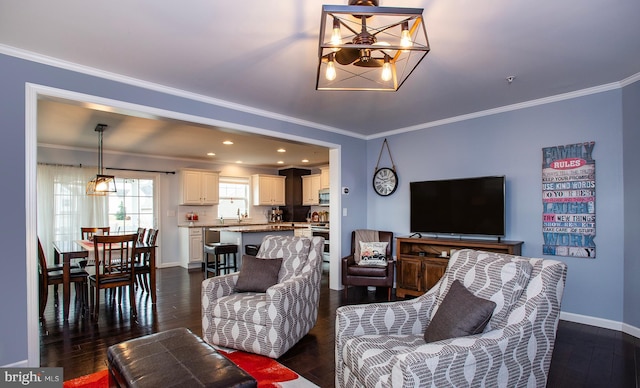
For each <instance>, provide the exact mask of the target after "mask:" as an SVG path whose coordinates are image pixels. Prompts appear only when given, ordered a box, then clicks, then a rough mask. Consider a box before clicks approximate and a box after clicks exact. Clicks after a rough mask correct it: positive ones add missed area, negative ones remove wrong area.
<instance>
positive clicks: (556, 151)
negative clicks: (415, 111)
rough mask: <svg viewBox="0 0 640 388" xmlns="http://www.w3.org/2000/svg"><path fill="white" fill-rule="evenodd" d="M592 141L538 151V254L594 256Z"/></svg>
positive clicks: (593, 163) (594, 222)
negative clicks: (539, 172) (539, 238)
mask: <svg viewBox="0 0 640 388" xmlns="http://www.w3.org/2000/svg"><path fill="white" fill-rule="evenodd" d="M594 146H595V142H587V143H577V144H568V145H563V146H554V147H545V148H543V149H542V205H543V210H542V235H543V237H544V245H543V247H542V253H543V254H545V255H553V256H573V257H585V258H595V257H596V244H595V241H594V239H595V237H596V162H595V160H594V159H593V148H594Z"/></svg>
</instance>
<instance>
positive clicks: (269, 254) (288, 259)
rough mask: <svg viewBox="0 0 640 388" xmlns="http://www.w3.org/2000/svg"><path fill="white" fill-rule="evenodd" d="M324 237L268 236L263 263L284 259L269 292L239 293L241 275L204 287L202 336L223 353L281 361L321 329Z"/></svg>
mask: <svg viewBox="0 0 640 388" xmlns="http://www.w3.org/2000/svg"><path fill="white" fill-rule="evenodd" d="M323 250H324V239H323V238H322V237H313V238H307V237H293V236H291V237H289V236H286V237H285V236H266V237H265V238H264V239H263V241H262V244H261V245H260V250H259V252H258V254H257V257H258V258H263V259H276V258H282V265H281V267H280V272H279V273H278V283H277V284H276V285H274V286H271V287H269V288H268V289H267V290H266V292H242V293H238V292H236V291H235V286H236V282H237V280H238V272H236V273H232V274H228V275H223V276H216V277H212V278H209V279H206V280H205V281H204V282H202V336H203V338H204V340H205V341H206V342H208V343H209V344H213V345H219V346H222V347H227V348H233V349H239V350H243V351H246V352H250V353H256V354H261V355H264V356H267V357H271V358H278V357H280V356H281V355H282V354H284V353H285V352H286V351H287V350H289V349H290V348H291V347H292V346H293V345H295V344H296V343H297V342H298V341H299V340H300V339H301V338H302V337H303V336H304V335H306V334H307V333H308V332H309V330H311V328H313V326H314V325H315V324H316V320H317V318H318V302H319V298H320V280H321V275H322V253H323Z"/></svg>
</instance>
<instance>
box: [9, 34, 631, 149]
mask: <svg viewBox="0 0 640 388" xmlns="http://www.w3.org/2000/svg"><path fill="white" fill-rule="evenodd" d="M0 53H2V54H6V55H9V56H13V57H16V58H21V59H25V60H28V61H32V62H37V63H41V64H44V65H49V66H54V67H58V68H62V69H66V70H71V71H75V72H78V73H82V74H87V75H92V76H96V77H100V78H104V79H109V80H112V81H116V82H122V83H125V84H128V85H133V86H138V87H141V88H145V89H149V90H153V91H157V92H161V93H166V94H170V95H175V96H178V97H184V98H187V99H190V100H194V101H199V102H204V103H207V104H211V105H216V106H220V107H223V108H228V109H233V110H236V111H240V112H244V113H249V114H254V115H257V116H261V117H265V118H270V119H274V120H279V121H284V122H289V123H292V124H296V125H301V126H305V127H310V128H315V129H319V130H323V131H327V132H332V133H336V134H339V135H344V136H349V137H353V138H357V139H362V140H373V139H378V138H381V137H385V136H392V135H398V134H402V133H407V132H413V131H418V130H421V129H428V128H433V127H437V126H441V125H446V124H451V123H456V122H460V121H465V120H472V119H476V118H479V117H485V116H491V115H495V114H500V113H505V112H511V111H515V110H519V109H526V108H531V107H534V106H539V105H544V104H551V103H554V102H558V101H564V100H570V99H573V98H578V97H583V96H588V95H591V94H597V93H602V92H606V91H609V90H615V89H620V88H623V87H625V86H628V85H631V84H632V83H634V82H637V81H640V73H636V74H634V75H632V76H630V77H628V78H625V79H623V80H622V81H619V82H612V83H609V84H605V85H600V86H595V87H591V88H587V89H581V90H577V91H573V92H569V93H563V94H558V95H555V96H550V97H545V98H540V99H537V100H531V101H525V102H521V103H517V104H512V105H505V106H502V107H498V108H494V109H487V110H484V111H479V112H474V113H469V114H465V115H460V116H455V117H449V118H446V119H442V120H436V121H431V122H428V123H422V124H417V125H412V126H409V127H404V128H397V129H394V130H391V131H386V132H382V133H378V134H375V135H369V136H365V135H361V134H357V133H354V132H351V131H346V130H344V129H340V128H335V127H331V126H328V125H324V124H319V123H315V122H312V121H307V120H302V119H298V118H295V117H290V116H286V115H281V114H278V113H274V112H270V111H267V110H263V109H257V108H253V107H250V106H246V105H241V104H237V103H233V102H229V101H225V100H221V99H218V98H213V97H208V96H204V95H201V94H197V93H192V92H187V91H185V90H181V89H176V88H171V87H167V86H163V85H160V84H156V83H153V82H148V81H143V80H140V79H137V78H132V77H127V76H123V75H120V74H116V73H111V72H107V71H103V70H100V69H96V68H92V67H88V66H83V65H79V64H76V63H73V62H68V61H63V60H60V59H57V58H53V57H49V56H46V55H42V54H37V53H33V52H30V51H26V50H22V49H18V48H15V47H11V46H7V45H3V44H0Z"/></svg>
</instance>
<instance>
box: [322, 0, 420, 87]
mask: <svg viewBox="0 0 640 388" xmlns="http://www.w3.org/2000/svg"><path fill="white" fill-rule="evenodd" d="M348 4H349V5H324V6H322V21H321V23H320V43H319V50H318V73H317V78H316V89H317V90H380V91H396V90H398V89H399V88H400V86H402V84H403V83H404V81H406V79H407V78H408V77H409V75H411V73H412V72H413V71H414V69H415V68H416V67H417V66H418V64H419V63H420V62H421V61H422V59H423V58H424V57H425V56H426V55H427V53H428V52H429V50H430V48H429V40H428V39H427V30H426V28H425V24H424V19H423V17H422V12H423V9H422V8H398V7H379V6H378V0H349V3H348Z"/></svg>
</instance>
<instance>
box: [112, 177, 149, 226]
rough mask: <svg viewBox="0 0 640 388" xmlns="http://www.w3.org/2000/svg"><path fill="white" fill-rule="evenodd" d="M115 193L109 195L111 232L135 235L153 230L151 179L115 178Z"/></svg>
mask: <svg viewBox="0 0 640 388" xmlns="http://www.w3.org/2000/svg"><path fill="white" fill-rule="evenodd" d="M116 190H117V192H115V193H110V194H109V226H111V230H113V231H119V232H125V233H135V232H136V231H137V230H138V227H140V228H145V229H149V228H153V227H154V224H153V219H154V209H153V207H154V201H153V179H137V178H116Z"/></svg>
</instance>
